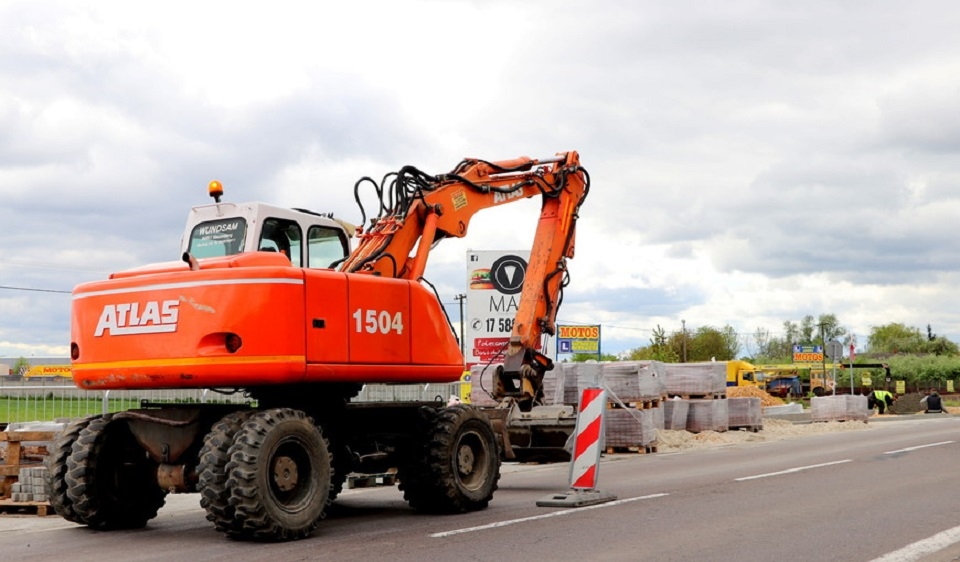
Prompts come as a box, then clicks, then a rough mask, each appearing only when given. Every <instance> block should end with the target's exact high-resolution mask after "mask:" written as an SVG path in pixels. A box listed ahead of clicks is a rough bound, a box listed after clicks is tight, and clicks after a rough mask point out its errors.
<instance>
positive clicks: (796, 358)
mask: <svg viewBox="0 0 960 562" xmlns="http://www.w3.org/2000/svg"><path fill="white" fill-rule="evenodd" d="M793 362H794V363H795V364H799V365H815V364H820V363H823V346H822V345H795V346H793Z"/></svg>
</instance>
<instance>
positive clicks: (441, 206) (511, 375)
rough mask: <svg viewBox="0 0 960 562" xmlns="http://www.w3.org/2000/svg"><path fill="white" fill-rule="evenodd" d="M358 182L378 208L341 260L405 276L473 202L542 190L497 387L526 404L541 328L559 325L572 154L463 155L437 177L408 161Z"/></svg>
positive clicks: (573, 202)
mask: <svg viewBox="0 0 960 562" xmlns="http://www.w3.org/2000/svg"><path fill="white" fill-rule="evenodd" d="M365 183H370V184H372V185H373V186H374V188H375V189H376V190H377V193H378V195H379V197H380V202H381V204H380V209H379V211H380V212H379V213H378V216H377V217H376V218H374V219H373V220H371V225H370V228H369V229H367V230H366V231H364V232H362V233H361V234H359V235H358V238H359V239H360V243H359V245H358V246H357V248H356V250H354V251H353V252H352V253H351V254H350V255H349V256H348V257H347V258H346V260H345V261H344V262H343V264H342V265H341V266H340V268H339V269H340V271H343V272H347V273H368V274H371V275H378V276H383V277H395V278H401V279H407V280H412V281H416V280H419V279H420V278H421V277H422V276H423V273H424V270H425V268H426V263H427V257H428V255H429V251H430V248H431V247H432V246H433V245H434V244H436V243H437V242H439V241H440V240H442V239H444V238H448V237H458V238H461V237H463V236H465V235H466V234H467V229H468V226H469V224H470V219H471V218H472V217H473V215H474V214H476V213H477V212H478V211H480V210H483V209H486V208H489V207H496V206H499V205H504V204H507V203H510V202H513V201H519V200H521V199H526V198H529V197H533V196H537V195H539V196H541V198H542V200H543V204H542V207H541V211H540V218H539V222H538V225H537V229H536V235H535V237H534V241H533V245H532V247H531V249H530V260H529V263H528V266H527V271H526V278H525V281H524V286H523V291H522V293H521V296H520V302H519V305H518V310H517V314H516V317H515V322H514V325H513V332H512V334H511V338H510V342H509V347H508V348H507V349H506V350H505V361H504V366H503V368H502V369H501V370H500V373H498V374H499V376H498V384H497V392H496V393H497V394H499V395H500V397H505V396H514V397H516V398H517V399H518V401H519V402H520V403H521V405H524V406H530V405H532V404H533V403H534V402H535V401H536V400H537V399H538V398H539V396H540V394H541V389H540V386H541V381H542V378H543V373H544V371H546V370H549V369H551V368H552V367H553V365H552V363H551V361H550V360H549V359H548V358H547V357H546V356H544V355H543V354H542V353H541V352H540V347H541V346H540V342H541V338H542V336H543V334H551V335H552V334H554V333H555V332H556V316H557V309H558V308H559V305H560V301H561V294H562V288H563V286H564V285H565V284H566V282H567V267H566V260H567V258H572V257H573V253H574V238H575V230H576V222H577V218H578V213H579V209H580V205H581V204H582V203H583V200H584V198H585V197H586V195H587V193H588V192H589V186H590V180H589V175H588V174H587V172H586V170H584V169H583V168H582V167H581V166H580V161H579V155H578V154H577V153H576V152H566V153H561V154H558V155H557V156H556V157H554V158H547V159H539V160H538V159H532V158H526V157H523V158H517V159H514V160H507V161H501V162H487V161H483V160H477V159H466V160H464V161H462V162H461V163H460V164H459V165H458V166H457V167H456V168H455V169H454V170H453V171H451V172H450V173H447V174H442V175H438V176H431V175H428V174H425V173H423V172H421V171H420V170H417V169H416V168H413V167H411V166H407V167H404V168H402V169H401V170H400V171H399V172H396V173H395V174H388V175H387V176H386V177H385V178H384V179H383V180H382V181H381V182H380V183H379V184H378V183H377V182H375V181H374V180H372V179H370V178H363V179H361V180H360V181H359V182H357V185H356V186H355V192H356V190H358V189H359V187H360V186H361V185H363V184H365ZM359 200H360V199H359V195H358V196H357V201H358V202H359ZM361 212H363V209H362V206H361ZM363 222H366V216H364V219H363Z"/></svg>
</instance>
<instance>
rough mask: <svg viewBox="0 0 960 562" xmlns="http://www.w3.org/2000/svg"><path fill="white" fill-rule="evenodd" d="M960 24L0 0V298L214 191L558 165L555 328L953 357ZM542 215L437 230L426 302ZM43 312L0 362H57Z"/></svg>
mask: <svg viewBox="0 0 960 562" xmlns="http://www.w3.org/2000/svg"><path fill="white" fill-rule="evenodd" d="M958 24H960V9H957V8H956V7H955V6H954V5H953V4H952V3H950V2H945V1H944V2H934V1H929V2H920V3H914V4H910V5H900V4H896V3H879V4H876V3H874V4H863V5H856V4H850V3H838V2H833V1H828V0H822V1H814V2H805V3H804V4H803V5H802V6H801V5H796V6H793V5H785V4H782V3H774V2H766V1H740V2H728V3H725V4H724V5H723V6H722V7H720V6H716V7H714V6H711V5H704V4H703V3H695V2H675V3H666V4H664V3H652V2H645V3H640V4H636V5H631V6H629V7H627V6H625V5H624V4H623V3H618V2H605V1H602V2H593V3H589V4H587V3H584V2H581V1H575V0H561V1H555V0H554V1H550V2H546V1H542V2H524V3H519V4H518V3H510V2H466V1H464V2H439V1H432V0H422V1H415V2H402V3H396V2H379V1H374V0H366V1H360V2H351V3H338V4H332V5H326V4H323V5H321V4H316V5H314V4H302V3H279V4H275V5H271V6H270V7H269V8H268V7H266V6H263V5H260V4H254V3H244V2H239V3H237V2H234V3H223V2H190V3H187V2H179V1H175V2H167V3H163V4H155V5H140V4H133V3H129V2H98V3H96V4H90V5H78V4H76V3H72V2H62V1H40V2H12V3H6V4H2V5H0V33H2V34H3V36H4V38H5V41H4V43H3V45H2V46H0V197H2V200H3V205H2V206H0V225H2V229H0V235H2V236H0V285H2V286H13V287H23V286H26V285H29V286H30V287H34V288H52V289H57V290H60V289H69V287H71V286H72V285H73V284H75V283H78V282H81V281H86V280H90V279H95V278H100V277H102V276H103V275H105V272H109V271H113V270H116V269H123V268H127V267H132V266H135V265H139V264H142V263H144V262H149V261H163V260H168V259H175V258H176V256H175V253H176V248H177V243H178V239H179V236H180V234H181V230H182V225H183V217H184V215H185V214H186V210H187V208H188V207H189V206H190V205H194V204H201V203H204V202H205V200H206V195H205V193H204V192H203V190H204V188H205V186H206V183H207V182H208V181H209V180H211V179H214V178H217V179H220V180H222V181H223V182H224V184H225V186H226V189H227V197H228V199H230V200H233V201H239V200H261V201H266V202H271V203H276V204H281V205H286V206H297V207H308V208H312V209H315V210H318V211H333V212H335V213H336V214H338V215H340V216H342V217H344V218H346V219H348V220H354V221H358V220H359V212H358V211H357V210H356V207H355V204H354V201H353V186H354V183H355V182H356V181H357V179H359V178H360V177H361V176H366V175H369V176H371V177H374V178H379V177H381V176H382V175H383V174H384V173H386V172H389V171H395V170H397V169H399V168H400V167H401V166H403V165H407V164H411V165H415V166H417V167H418V168H420V169H422V170H424V171H426V172H428V173H439V172H446V171H448V170H450V169H451V168H452V167H453V166H454V165H455V164H456V163H457V162H458V161H459V160H460V159H461V158H462V157H468V156H469V157H479V158H485V159H490V160H498V159H506V158H513V157H516V156H520V155H528V156H533V157H542V156H549V155H551V154H553V153H555V152H557V151H565V150H578V151H580V153H581V157H582V162H583V164H584V166H585V167H586V168H587V169H588V170H589V172H590V174H591V178H592V181H593V184H592V189H591V194H590V196H589V198H588V199H587V202H586V203H585V204H584V206H583V209H582V219H581V222H580V232H579V233H578V239H577V255H576V258H575V260H574V261H573V262H572V263H571V265H570V270H571V275H572V278H573V284H572V285H571V286H570V287H569V288H568V291H567V300H566V301H565V306H564V308H563V309H562V310H561V313H560V314H561V317H564V318H570V319H573V320H575V321H578V322H579V321H584V322H587V321H594V319H595V320H596V321H601V322H603V323H604V324H605V325H608V326H610V328H609V329H605V331H604V335H605V337H608V336H609V337H610V338H611V342H613V343H612V344H611V345H616V346H620V347H635V346H637V345H642V344H645V343H646V341H647V339H648V338H649V330H650V329H652V328H654V327H655V326H656V325H658V324H660V325H662V326H664V327H665V328H666V329H668V330H672V329H678V328H679V322H680V320H681V319H684V320H686V322H687V326H688V327H692V326H693V327H695V326H698V325H722V324H726V323H729V324H731V325H734V326H735V327H737V329H738V331H741V332H747V333H749V332H752V331H753V330H754V329H756V328H757V327H760V326H762V327H766V328H768V329H770V330H771V331H773V332H777V331H778V330H779V329H780V325H781V323H782V321H783V320H797V319H799V318H801V317H802V316H803V315H805V314H814V315H817V314H821V313H836V314H837V315H838V317H839V319H840V321H841V323H843V324H845V325H846V326H847V327H849V328H851V329H852V330H854V331H855V332H858V333H860V334H863V335H865V334H866V333H867V332H868V331H869V328H870V326H873V325H879V324H883V323H887V322H904V323H907V324H909V325H914V326H917V327H921V328H922V327H925V325H926V324H927V323H931V324H932V325H933V329H934V331H935V332H937V333H940V334H944V335H947V336H948V337H951V338H953V339H954V340H960V318H957V317H956V316H955V315H953V314H951V312H950V311H951V310H952V309H953V306H952V300H953V296H952V293H953V290H952V288H953V287H955V286H956V281H957V280H956V279H955V277H956V275H957V274H956V272H957V271H958V270H960V260H958V258H957V255H956V252H955V251H954V250H953V249H952V245H953V238H954V236H953V234H954V230H955V229H953V222H954V219H953V217H955V216H957V213H958V211H960V189H958V183H960V164H958V162H960V160H958V159H957V157H956V156H957V152H958V150H960V118H958V117H957V112H956V111H955V108H956V107H957V102H958V101H960V100H958V96H960V81H958V79H957V78H956V77H957V76H958V75H960V74H958V72H957V70H958V68H960V55H958V53H960V39H956V38H955V37H956V33H955V32H954V30H955V29H956V28H957V27H958ZM536 214H537V204H536V202H530V203H525V204H518V205H515V206H514V205H512V206H509V207H502V208H500V209H497V210H491V211H486V212H484V213H480V214H479V215H477V217H476V218H475V219H474V222H473V223H472V224H471V226H470V233H469V235H468V237H467V238H466V239H464V240H448V241H445V242H443V243H442V244H441V245H440V246H439V248H438V249H437V250H436V251H435V252H434V253H433V255H432V257H431V260H432V266H431V268H429V269H428V276H431V275H432V276H433V277H434V279H433V280H434V282H435V283H436V284H437V286H438V290H440V291H441V296H442V299H446V300H451V299H452V295H453V294H457V293H459V292H461V291H462V290H463V288H462V287H463V285H462V283H463V274H462V273H461V272H460V271H461V270H462V268H461V267H460V264H462V260H463V255H464V252H465V251H466V249H468V248H473V249H488V248H509V249H515V248H520V249H522V248H524V247H527V246H528V245H529V240H530V237H531V236H532V232H533V227H534V223H535V218H534V217H535V216H536ZM24 262H31V263H45V264H49V267H52V268H54V269H47V268H44V267H37V266H35V265H34V266H29V265H28V266H24V265H23V263H24ZM56 268H60V269H56ZM446 293H451V294H450V296H449V297H447V296H445V295H446ZM67 300H68V299H67ZM63 301H64V298H63V297H61V296H57V295H56V294H53V295H46V294H43V293H27V292H25V291H20V290H9V289H0V303H2V304H0V311H6V312H7V313H8V314H5V315H4V317H3V318H0V342H2V341H4V340H6V341H8V342H10V343H8V344H3V343H0V355H3V354H10V353H17V352H21V351H22V350H24V349H25V348H24V346H28V347H29V346H33V347H32V348H35V349H37V350H40V349H49V348H50V347H54V348H57V347H58V346H63V345H65V343H66V342H67V339H68V337H69V336H68V334H67V328H68V322H69V307H68V306H64V302H63ZM27 309H30V310H32V311H33V312H32V313H31V314H30V315H29V316H30V317H29V320H23V321H22V322H21V321H20V320H18V321H17V322H15V323H12V322H11V321H10V320H7V319H8V318H11V316H10V315H9V314H10V313H12V314H14V315H15V316H16V315H19V316H24V314H23V311H25V310H27ZM11 334H13V335H11ZM11 349H15V350H16V351H9V350H11Z"/></svg>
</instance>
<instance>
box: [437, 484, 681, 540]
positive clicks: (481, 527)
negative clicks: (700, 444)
mask: <svg viewBox="0 0 960 562" xmlns="http://www.w3.org/2000/svg"><path fill="white" fill-rule="evenodd" d="M668 495H670V494H650V495H649V496H640V497H637V498H625V499H622V500H614V501H612V502H607V503H599V504H596V505H588V506H586V507H574V508H571V509H564V510H562V511H551V512H550V513H544V514H543V515H534V516H533V517H521V518H520V519H510V520H507V521H497V522H496V523H489V524H487V525H478V526H476V527H466V528H463V529H454V530H453V531H444V532H442V533H434V534H432V535H430V538H432V539H440V538H443V537H449V536H452V535H460V534H463V533H472V532H474V531H485V530H487V529H496V528H497V527H507V526H509V525H516V524H517V523H526V522H527V521H537V520H539V519H549V518H551V517H560V516H561V515H570V514H571V513H582V512H584V511H587V510H590V509H600V508H603V507H613V506H615V505H623V504H625V503H631V502H635V501H640V500H650V499H653V498H662V497H664V496H668Z"/></svg>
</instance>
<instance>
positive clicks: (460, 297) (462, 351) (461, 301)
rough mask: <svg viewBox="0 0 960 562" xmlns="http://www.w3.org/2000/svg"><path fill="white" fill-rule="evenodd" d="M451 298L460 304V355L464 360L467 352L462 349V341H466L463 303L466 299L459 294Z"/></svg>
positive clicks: (465, 296)
mask: <svg viewBox="0 0 960 562" xmlns="http://www.w3.org/2000/svg"><path fill="white" fill-rule="evenodd" d="M453 298H454V299H456V300H457V301H458V302H459V303H460V355H463V356H464V360H466V356H467V352H466V351H465V349H464V347H463V346H464V343H463V340H464V339H466V334H464V333H463V301H464V300H465V299H466V298H467V295H464V294H460V295H457V296H455V297H453Z"/></svg>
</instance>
